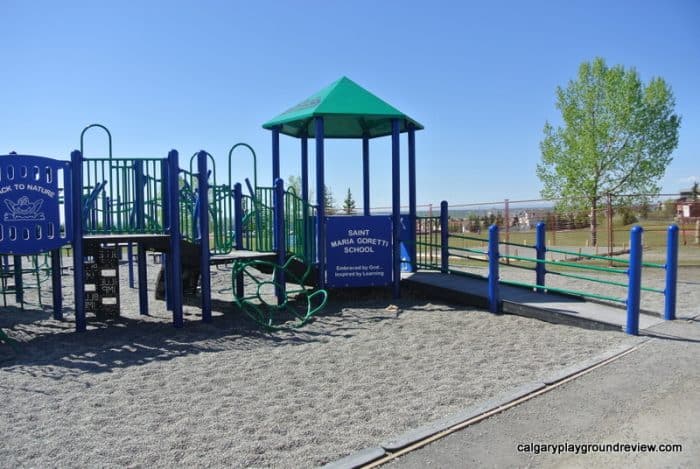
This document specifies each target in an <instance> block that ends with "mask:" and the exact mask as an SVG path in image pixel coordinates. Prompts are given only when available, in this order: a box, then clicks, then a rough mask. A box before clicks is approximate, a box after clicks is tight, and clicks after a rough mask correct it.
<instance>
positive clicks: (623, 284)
mask: <svg viewBox="0 0 700 469" xmlns="http://www.w3.org/2000/svg"><path fill="white" fill-rule="evenodd" d="M547 273H548V274H552V275H559V276H560V277H567V278H575V279H577V280H588V281H589V282H596V283H602V284H604V285H614V286H617V287H625V288H627V286H628V284H627V282H613V281H612V280H603V279H599V278H595V277H588V276H586V275H575V274H568V273H565V272H549V271H547Z"/></svg>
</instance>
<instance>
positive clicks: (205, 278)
mask: <svg viewBox="0 0 700 469" xmlns="http://www.w3.org/2000/svg"><path fill="white" fill-rule="evenodd" d="M208 156H209V154H208V153H207V152H205V151H200V152H199V154H198V155H197V170H198V173H199V174H197V186H198V187H197V193H198V195H199V236H200V249H201V258H200V267H199V268H200V271H201V272H200V275H201V280H202V322H211V276H210V274H209V258H210V257H211V252H210V251H209V177H208V176H209V172H208V170H207V157H208ZM278 170H279V168H278Z"/></svg>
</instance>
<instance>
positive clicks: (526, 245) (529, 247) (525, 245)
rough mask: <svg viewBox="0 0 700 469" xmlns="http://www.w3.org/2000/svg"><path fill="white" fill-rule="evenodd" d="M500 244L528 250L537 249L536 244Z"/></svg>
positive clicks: (501, 242)
mask: <svg viewBox="0 0 700 469" xmlns="http://www.w3.org/2000/svg"><path fill="white" fill-rule="evenodd" d="M498 244H504V245H506V246H515V247H518V248H528V249H535V245H534V244H523V243H513V242H511V241H499V242H498Z"/></svg>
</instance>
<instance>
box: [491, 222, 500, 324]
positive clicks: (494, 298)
mask: <svg viewBox="0 0 700 469" xmlns="http://www.w3.org/2000/svg"><path fill="white" fill-rule="evenodd" d="M498 260H499V255H498V225H491V226H490V227H489V286H488V288H489V311H491V312H492V313H498V311H499V303H500V301H501V298H500V295H499V291H498V286H499V283H498V281H499V273H498Z"/></svg>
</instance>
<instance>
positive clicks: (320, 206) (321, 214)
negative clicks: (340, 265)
mask: <svg viewBox="0 0 700 469" xmlns="http://www.w3.org/2000/svg"><path fill="white" fill-rule="evenodd" d="M314 125H315V131H316V204H317V207H316V234H317V236H316V239H317V240H318V241H317V243H318V244H317V245H316V256H317V257H318V288H321V289H323V288H325V285H326V277H325V276H326V259H325V247H326V231H325V223H324V222H325V218H326V214H325V207H324V200H323V198H324V195H325V192H326V191H325V181H324V174H323V171H324V168H323V130H324V129H323V117H314Z"/></svg>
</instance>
